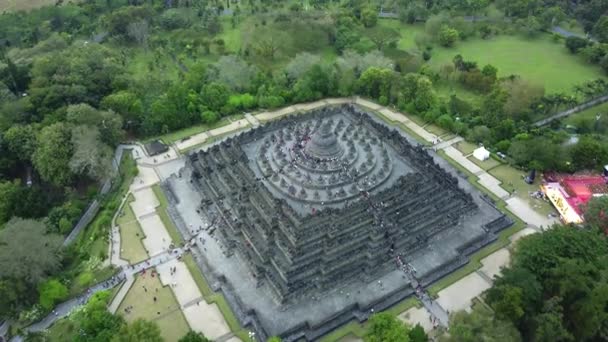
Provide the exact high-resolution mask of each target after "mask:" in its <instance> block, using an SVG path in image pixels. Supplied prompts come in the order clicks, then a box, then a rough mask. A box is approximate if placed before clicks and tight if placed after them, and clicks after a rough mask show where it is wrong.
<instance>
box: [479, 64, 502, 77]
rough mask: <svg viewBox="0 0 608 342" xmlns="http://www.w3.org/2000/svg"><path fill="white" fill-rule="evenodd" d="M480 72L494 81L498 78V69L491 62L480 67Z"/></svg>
mask: <svg viewBox="0 0 608 342" xmlns="http://www.w3.org/2000/svg"><path fill="white" fill-rule="evenodd" d="M481 74H482V75H484V76H485V77H489V78H491V79H492V80H493V81H496V79H497V78H498V69H497V68H496V67H495V66H493V65H491V64H486V65H485V66H484V67H483V69H481Z"/></svg>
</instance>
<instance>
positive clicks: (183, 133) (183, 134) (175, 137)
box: [147, 114, 245, 144]
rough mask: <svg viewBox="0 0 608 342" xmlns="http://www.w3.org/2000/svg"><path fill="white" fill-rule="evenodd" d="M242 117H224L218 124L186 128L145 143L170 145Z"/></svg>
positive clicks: (241, 115)
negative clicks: (158, 140) (159, 142)
mask: <svg viewBox="0 0 608 342" xmlns="http://www.w3.org/2000/svg"><path fill="white" fill-rule="evenodd" d="M243 117H245V115H244V114H235V115H230V116H225V117H223V118H221V119H220V120H219V121H218V122H215V123H212V124H201V125H195V126H191V127H188V128H184V129H181V130H179V131H175V132H171V133H167V134H163V135H160V136H156V137H153V138H150V139H148V140H147V141H151V140H156V139H160V140H162V141H164V142H165V143H167V144H172V143H174V142H176V141H179V140H182V139H184V138H187V137H190V136H192V135H195V134H198V133H202V132H205V131H209V130H212V129H214V128H218V127H221V126H225V125H228V124H229V123H231V122H232V121H237V120H240V119H242V118H243Z"/></svg>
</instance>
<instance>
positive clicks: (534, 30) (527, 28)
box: [517, 15, 542, 37]
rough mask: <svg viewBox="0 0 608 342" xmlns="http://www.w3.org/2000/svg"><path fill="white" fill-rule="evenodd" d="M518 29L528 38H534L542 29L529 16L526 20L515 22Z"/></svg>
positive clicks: (534, 18) (536, 21)
mask: <svg viewBox="0 0 608 342" xmlns="http://www.w3.org/2000/svg"><path fill="white" fill-rule="evenodd" d="M517 25H518V26H519V29H520V30H521V31H522V32H523V33H524V34H525V35H527V36H528V37H534V36H536V35H538V34H539V33H540V30H541V29H542V26H541V24H540V23H539V22H538V19H536V17H535V16H532V15H531V16H529V17H527V18H526V19H519V20H518V21H517Z"/></svg>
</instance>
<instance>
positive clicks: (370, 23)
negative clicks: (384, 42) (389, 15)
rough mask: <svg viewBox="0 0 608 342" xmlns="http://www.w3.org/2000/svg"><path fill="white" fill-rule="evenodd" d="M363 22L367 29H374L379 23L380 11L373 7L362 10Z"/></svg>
mask: <svg viewBox="0 0 608 342" xmlns="http://www.w3.org/2000/svg"><path fill="white" fill-rule="evenodd" d="M361 22H363V25H364V26H365V27H374V26H376V23H377V22H378V11H376V9H375V8H373V7H371V6H367V7H365V8H364V9H362V10H361Z"/></svg>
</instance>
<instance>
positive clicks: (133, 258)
mask: <svg viewBox="0 0 608 342" xmlns="http://www.w3.org/2000/svg"><path fill="white" fill-rule="evenodd" d="M134 200H135V199H134V198H133V195H129V199H128V200H127V201H126V202H125V204H124V206H123V207H122V209H121V211H120V213H119V214H118V218H117V219H116V223H117V224H118V227H119V231H120V257H121V258H122V259H124V260H127V261H129V263H131V264H135V263H138V262H140V261H143V260H146V259H148V257H149V256H148V251H146V248H145V247H144V244H143V241H142V240H143V239H144V238H145V237H146V236H145V234H144V231H143V230H142V229H141V226H140V224H139V222H138V221H137V219H136V217H135V214H134V213H133V210H132V209H131V206H130V203H131V202H133V201H134Z"/></svg>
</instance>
